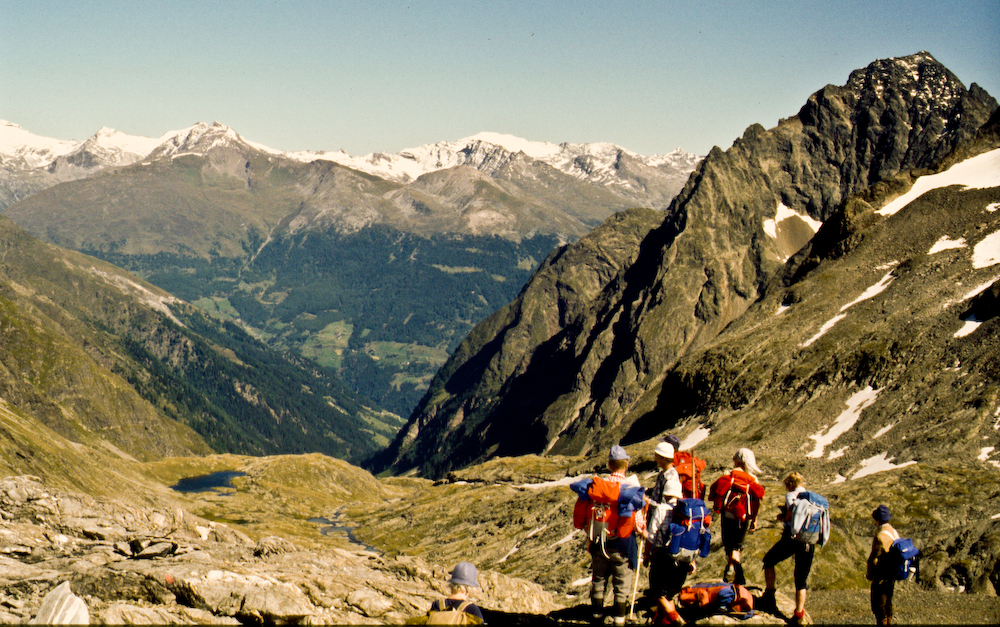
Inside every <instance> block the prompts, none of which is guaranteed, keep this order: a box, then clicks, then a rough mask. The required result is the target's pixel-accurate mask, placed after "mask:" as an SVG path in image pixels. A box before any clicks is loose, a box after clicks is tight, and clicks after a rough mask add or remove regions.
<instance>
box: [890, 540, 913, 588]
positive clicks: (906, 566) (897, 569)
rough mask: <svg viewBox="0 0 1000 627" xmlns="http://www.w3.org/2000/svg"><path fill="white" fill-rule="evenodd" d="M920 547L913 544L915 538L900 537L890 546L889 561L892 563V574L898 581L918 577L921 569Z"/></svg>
mask: <svg viewBox="0 0 1000 627" xmlns="http://www.w3.org/2000/svg"><path fill="white" fill-rule="evenodd" d="M919 555H920V549H918V548H917V547H915V546H913V540H910V539H909V538H899V539H897V540H894V541H893V543H892V546H891V547H889V561H890V563H891V564H892V570H891V572H892V575H893V576H894V577H895V578H896V581H907V580H908V579H912V578H914V577H916V575H917V572H918V571H919V570H920V564H919V557H918V556H919Z"/></svg>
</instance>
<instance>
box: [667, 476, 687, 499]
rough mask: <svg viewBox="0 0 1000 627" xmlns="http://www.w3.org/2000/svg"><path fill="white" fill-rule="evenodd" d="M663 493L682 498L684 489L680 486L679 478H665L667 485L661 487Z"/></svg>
mask: <svg viewBox="0 0 1000 627" xmlns="http://www.w3.org/2000/svg"><path fill="white" fill-rule="evenodd" d="M663 495H664V496H673V497H676V498H679V499H682V498H684V489H683V488H682V487H681V480H680V479H676V478H674V477H671V478H669V479H667V485H666V487H664V488H663Z"/></svg>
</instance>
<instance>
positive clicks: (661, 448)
mask: <svg viewBox="0 0 1000 627" xmlns="http://www.w3.org/2000/svg"><path fill="white" fill-rule="evenodd" d="M653 452H654V453H656V454H657V455H659V456H660V457H663V458H665V459H673V458H674V445H673V444H671V443H670V442H660V443H659V444H657V445H656V450H655V451H653Z"/></svg>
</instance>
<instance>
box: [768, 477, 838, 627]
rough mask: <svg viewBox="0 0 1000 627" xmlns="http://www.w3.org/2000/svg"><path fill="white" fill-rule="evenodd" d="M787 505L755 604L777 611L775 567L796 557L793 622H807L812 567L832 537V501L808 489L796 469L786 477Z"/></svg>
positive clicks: (782, 508) (780, 516)
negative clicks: (762, 585)
mask: <svg viewBox="0 0 1000 627" xmlns="http://www.w3.org/2000/svg"><path fill="white" fill-rule="evenodd" d="M784 484H785V489H786V490H787V493H786V494H785V504H784V506H783V507H780V508H779V510H780V513H779V514H778V516H777V520H778V521H779V522H782V523H784V529H783V530H782V533H781V539H779V540H778V541H777V542H776V543H775V545H774V546H772V547H771V549H770V550H769V551H768V552H767V553H766V554H765V555H764V586H765V588H764V593H763V595H762V596H761V598H760V601H759V602H758V603H757V604H756V605H755V607H756V608H757V609H760V610H765V611H770V612H777V611H778V606H777V604H776V602H775V599H774V593H775V587H776V586H775V584H776V574H775V571H774V567H775V566H776V565H777V564H779V563H780V562H783V561H785V560H786V559H788V558H789V557H793V556H794V558H795V568H794V571H793V572H794V579H795V615H794V616H793V617H792V620H791V624H794V625H801V624H803V623H804V621H805V614H806V591H807V590H808V589H809V585H808V580H809V571H810V570H811V569H812V563H813V557H814V556H815V554H816V548H817V547H822V546H823V545H824V544H826V542H827V540H829V538H830V513H829V512H830V504H829V502H827V500H826V499H825V498H824V497H822V496H820V495H819V494H816V493H815V492H810V491H809V490H806V488H805V479H804V478H803V477H802V475H801V474H800V473H797V472H793V473H791V474H789V475H788V476H787V477H785V480H784Z"/></svg>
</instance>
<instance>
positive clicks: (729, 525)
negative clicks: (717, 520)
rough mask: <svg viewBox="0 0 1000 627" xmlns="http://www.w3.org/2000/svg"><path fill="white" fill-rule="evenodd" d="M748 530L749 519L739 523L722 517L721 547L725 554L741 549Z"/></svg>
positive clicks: (733, 519)
mask: <svg viewBox="0 0 1000 627" xmlns="http://www.w3.org/2000/svg"><path fill="white" fill-rule="evenodd" d="M749 530H750V519H749V518H748V519H747V520H745V521H743V522H740V521H738V520H736V519H735V518H726V517H725V515H723V516H722V546H723V548H725V550H726V553H732V552H733V551H739V550H741V549H742V548H743V541H744V540H745V539H746V537H747V532H748V531H749Z"/></svg>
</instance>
